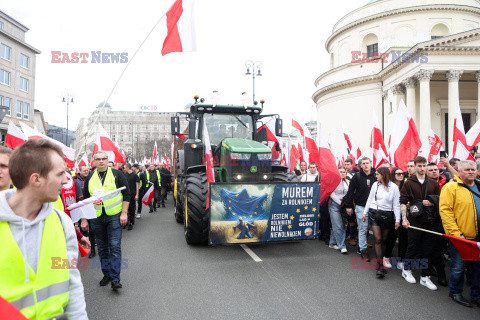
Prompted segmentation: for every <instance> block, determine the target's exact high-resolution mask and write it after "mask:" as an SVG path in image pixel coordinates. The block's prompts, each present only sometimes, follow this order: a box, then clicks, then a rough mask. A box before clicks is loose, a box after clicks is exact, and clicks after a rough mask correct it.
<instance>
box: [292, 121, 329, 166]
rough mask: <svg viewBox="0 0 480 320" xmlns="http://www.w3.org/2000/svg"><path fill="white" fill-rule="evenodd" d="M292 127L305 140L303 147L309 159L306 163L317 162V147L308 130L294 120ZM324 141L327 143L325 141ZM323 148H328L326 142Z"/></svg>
mask: <svg viewBox="0 0 480 320" xmlns="http://www.w3.org/2000/svg"><path fill="white" fill-rule="evenodd" d="M292 126H293V127H294V128H295V129H298V130H299V131H300V133H301V135H302V136H303V137H304V138H305V146H306V148H307V150H308V153H309V158H308V162H312V161H313V162H316V161H317V160H318V154H319V151H318V147H317V144H316V143H315V140H313V138H312V134H311V133H310V130H308V128H307V126H305V125H304V124H301V123H300V122H298V121H297V120H295V119H292ZM325 141H327V140H326V139H325ZM325 146H326V147H327V148H328V142H326V143H325Z"/></svg>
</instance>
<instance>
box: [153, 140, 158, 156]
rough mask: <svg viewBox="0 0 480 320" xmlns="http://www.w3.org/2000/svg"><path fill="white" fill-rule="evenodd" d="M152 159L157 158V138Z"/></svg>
mask: <svg viewBox="0 0 480 320" xmlns="http://www.w3.org/2000/svg"><path fill="white" fill-rule="evenodd" d="M152 159H155V160H156V159H157V140H155V145H154V146H153V157H152Z"/></svg>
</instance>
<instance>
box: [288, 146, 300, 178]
mask: <svg viewBox="0 0 480 320" xmlns="http://www.w3.org/2000/svg"><path fill="white" fill-rule="evenodd" d="M288 144H289V145H290V148H289V157H288V160H289V162H288V168H289V170H288V172H293V171H294V170H295V167H296V166H297V161H298V160H299V159H300V153H299V152H298V150H297V148H296V147H295V144H293V143H292V141H291V140H290V138H288Z"/></svg>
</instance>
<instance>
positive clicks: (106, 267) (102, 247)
mask: <svg viewBox="0 0 480 320" xmlns="http://www.w3.org/2000/svg"><path fill="white" fill-rule="evenodd" d="M92 226H93V231H94V232H95V240H96V242H97V247H98V256H99V257H100V262H101V264H102V272H103V275H104V276H106V277H109V278H110V279H112V281H120V269H121V265H122V247H121V244H122V226H121V225H120V213H118V214H116V215H113V216H107V215H105V214H104V215H101V216H100V217H98V218H97V219H92Z"/></svg>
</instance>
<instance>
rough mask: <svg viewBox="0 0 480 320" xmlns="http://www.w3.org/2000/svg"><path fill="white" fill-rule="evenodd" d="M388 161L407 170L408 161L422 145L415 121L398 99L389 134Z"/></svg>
mask: <svg viewBox="0 0 480 320" xmlns="http://www.w3.org/2000/svg"><path fill="white" fill-rule="evenodd" d="M389 147H390V163H394V164H395V165H396V166H397V167H399V168H400V169H402V170H403V171H407V163H408V161H410V160H412V159H414V158H415V157H416V156H417V155H418V151H419V150H420V148H421V147H422V142H421V140H420V135H419V134H418V131H417V126H416V125H415V121H413V118H412V117H411V116H410V114H409V113H408V110H407V107H406V106H405V103H404V102H403V100H400V104H399V106H398V110H397V115H396V116H395V121H394V124H393V129H392V132H391V135H390V145H389Z"/></svg>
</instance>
